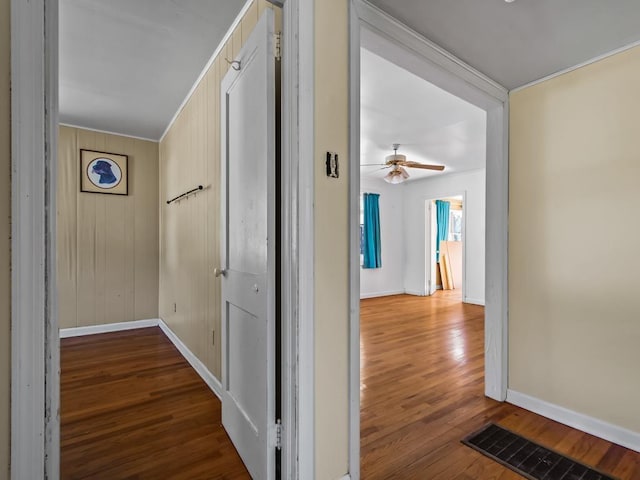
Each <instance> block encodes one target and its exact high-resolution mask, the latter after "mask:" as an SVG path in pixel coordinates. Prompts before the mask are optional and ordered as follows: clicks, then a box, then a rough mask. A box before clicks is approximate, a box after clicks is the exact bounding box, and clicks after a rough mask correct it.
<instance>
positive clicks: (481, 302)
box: [462, 297, 484, 307]
mask: <svg viewBox="0 0 640 480" xmlns="http://www.w3.org/2000/svg"><path fill="white" fill-rule="evenodd" d="M462 303H471V304H473V305H481V306H483V307H484V300H482V299H479V298H469V297H466V298H464V299H462Z"/></svg>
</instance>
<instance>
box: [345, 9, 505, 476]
mask: <svg viewBox="0 0 640 480" xmlns="http://www.w3.org/2000/svg"><path fill="white" fill-rule="evenodd" d="M349 10H350V11H349V17H350V18H349V30H350V32H349V36H350V38H349V64H350V67H349V68H350V79H349V116H350V132H349V143H350V158H352V159H359V158H360V47H361V46H368V47H369V48H370V49H373V50H374V51H376V53H377V54H378V55H381V56H382V57H386V58H388V59H390V60H391V61H393V62H394V63H396V64H398V65H400V66H402V67H403V68H406V69H408V70H409V71H412V72H413V73H414V74H416V75H418V76H420V77H422V78H424V79H425V80H427V81H429V82H430V83H432V84H434V85H437V86H438V87H440V88H443V89H444V90H446V91H448V92H449V93H451V94H453V95H456V96H457V97H460V98H462V99H464V100H466V101H468V102H470V103H472V104H474V105H476V106H478V107H480V108H482V109H483V110H485V111H486V112H487V161H486V207H485V208H486V210H485V211H486V243H485V279H486V280H485V286H486V287H485V305H486V306H485V352H486V353H485V395H486V396H488V397H490V398H493V399H495V400H498V401H504V400H505V399H506V393H507V371H508V350H507V349H508V342H507V341H508V336H507V328H508V324H507V320H508V316H507V305H508V290H507V287H508V285H507V259H508V255H507V247H508V243H507V239H508V201H509V195H508V185H509V184H508V179H509V177H508V158H509V151H508V145H509V141H508V139H509V137H508V135H509V131H508V128H509V127H508V121H509V94H508V91H507V90H506V89H505V88H504V87H502V86H501V85H499V84H497V83H496V82H494V81H493V80H491V79H489V78H488V77H486V76H485V75H483V74H482V73H480V72H478V71H477V70H475V69H474V68H472V67H470V66H469V65H467V64H466V63H464V62H463V61H462V60H460V59H458V58H456V57H455V56H454V55H452V54H450V53H449V52H447V51H445V50H444V49H442V48H441V47H439V46H438V45H436V44H434V43H433V42H431V41H429V40H427V39H426V38H424V37H423V36H421V35H419V34H417V33H416V32H414V31H413V30H411V29H410V28H408V27H407V26H406V25H404V24H402V23H401V22H399V21H398V20H396V19H395V18H393V17H391V16H390V15H388V14H387V13H385V12H383V11H382V10H380V9H378V8H376V7H374V6H373V5H371V4H369V3H368V2H366V1H365V0H350V9H349ZM389 57H391V58H389ZM359 170H360V168H359V162H355V161H354V162H351V164H350V168H349V232H350V233H349V238H350V240H349V245H350V252H349V277H350V278H349V286H350V327H349V359H350V365H349V473H350V476H351V479H352V480H357V479H359V478H360V295H359V292H360V275H359V273H360V266H359V262H358V259H359V244H358V238H359V236H358V231H357V230H358V229H357V225H358V215H359V207H358V194H359V192H360V172H359Z"/></svg>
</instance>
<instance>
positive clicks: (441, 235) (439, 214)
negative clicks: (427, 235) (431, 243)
mask: <svg viewBox="0 0 640 480" xmlns="http://www.w3.org/2000/svg"><path fill="white" fill-rule="evenodd" d="M449 206H450V204H449V202H445V201H442V200H436V220H437V222H438V235H437V236H436V262H439V261H440V242H446V241H447V236H448V234H449Z"/></svg>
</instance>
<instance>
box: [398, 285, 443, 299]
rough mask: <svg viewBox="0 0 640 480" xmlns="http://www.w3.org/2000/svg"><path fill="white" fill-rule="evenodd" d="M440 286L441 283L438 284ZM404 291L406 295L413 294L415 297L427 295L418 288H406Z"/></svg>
mask: <svg viewBox="0 0 640 480" xmlns="http://www.w3.org/2000/svg"><path fill="white" fill-rule="evenodd" d="M440 288H441V289H442V285H441V286H440ZM404 293H406V294H407V295H415V296H416V297H426V296H427V293H426V292H421V291H420V290H411V289H406V290H405V291H404Z"/></svg>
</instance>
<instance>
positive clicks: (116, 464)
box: [60, 327, 249, 480]
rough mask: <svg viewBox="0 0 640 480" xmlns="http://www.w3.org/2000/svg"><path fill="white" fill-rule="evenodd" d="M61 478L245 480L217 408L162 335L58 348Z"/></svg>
mask: <svg viewBox="0 0 640 480" xmlns="http://www.w3.org/2000/svg"><path fill="white" fill-rule="evenodd" d="M61 370H62V378H61V432H60V433H61V435H60V437H61V439H60V443H61V446H60V448H61V468H60V471H61V478H62V479H63V480H69V479H74V480H75V479H84V478H92V479H110V480H118V479H124V478H136V479H154V480H155V479H163V480H165V479H176V480H178V479H185V480H187V479H188V480H195V479H223V478H224V479H228V480H232V479H234V480H235V479H247V478H249V475H248V473H247V471H246V469H245V467H244V465H243V463H242V461H241V460H240V457H239V456H238V454H237V453H236V451H235V449H234V447H233V445H232V444H231V441H230V440H229V437H228V436H227V434H226V432H225V431H224V429H223V428H222V425H221V418H220V415H221V404H220V400H218V398H217V397H216V396H215V395H214V394H213V392H211V390H209V388H208V387H207V386H206V384H205V383H204V382H203V381H202V380H201V379H200V377H199V376H198V374H197V373H196V372H195V371H194V370H193V368H191V366H190V365H189V364H188V363H187V361H186V360H185V359H184V358H183V357H182V355H180V353H179V352H178V351H177V350H176V348H175V347H174V346H173V345H172V343H171V342H170V341H169V340H168V339H167V338H166V337H165V336H164V334H163V333H162V331H161V330H160V329H159V328H157V327H156V328H143V329H137V330H129V331H123V332H116V333H106V334H100V335H89V336H84V337H75V338H65V339H62V340H61Z"/></svg>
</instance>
